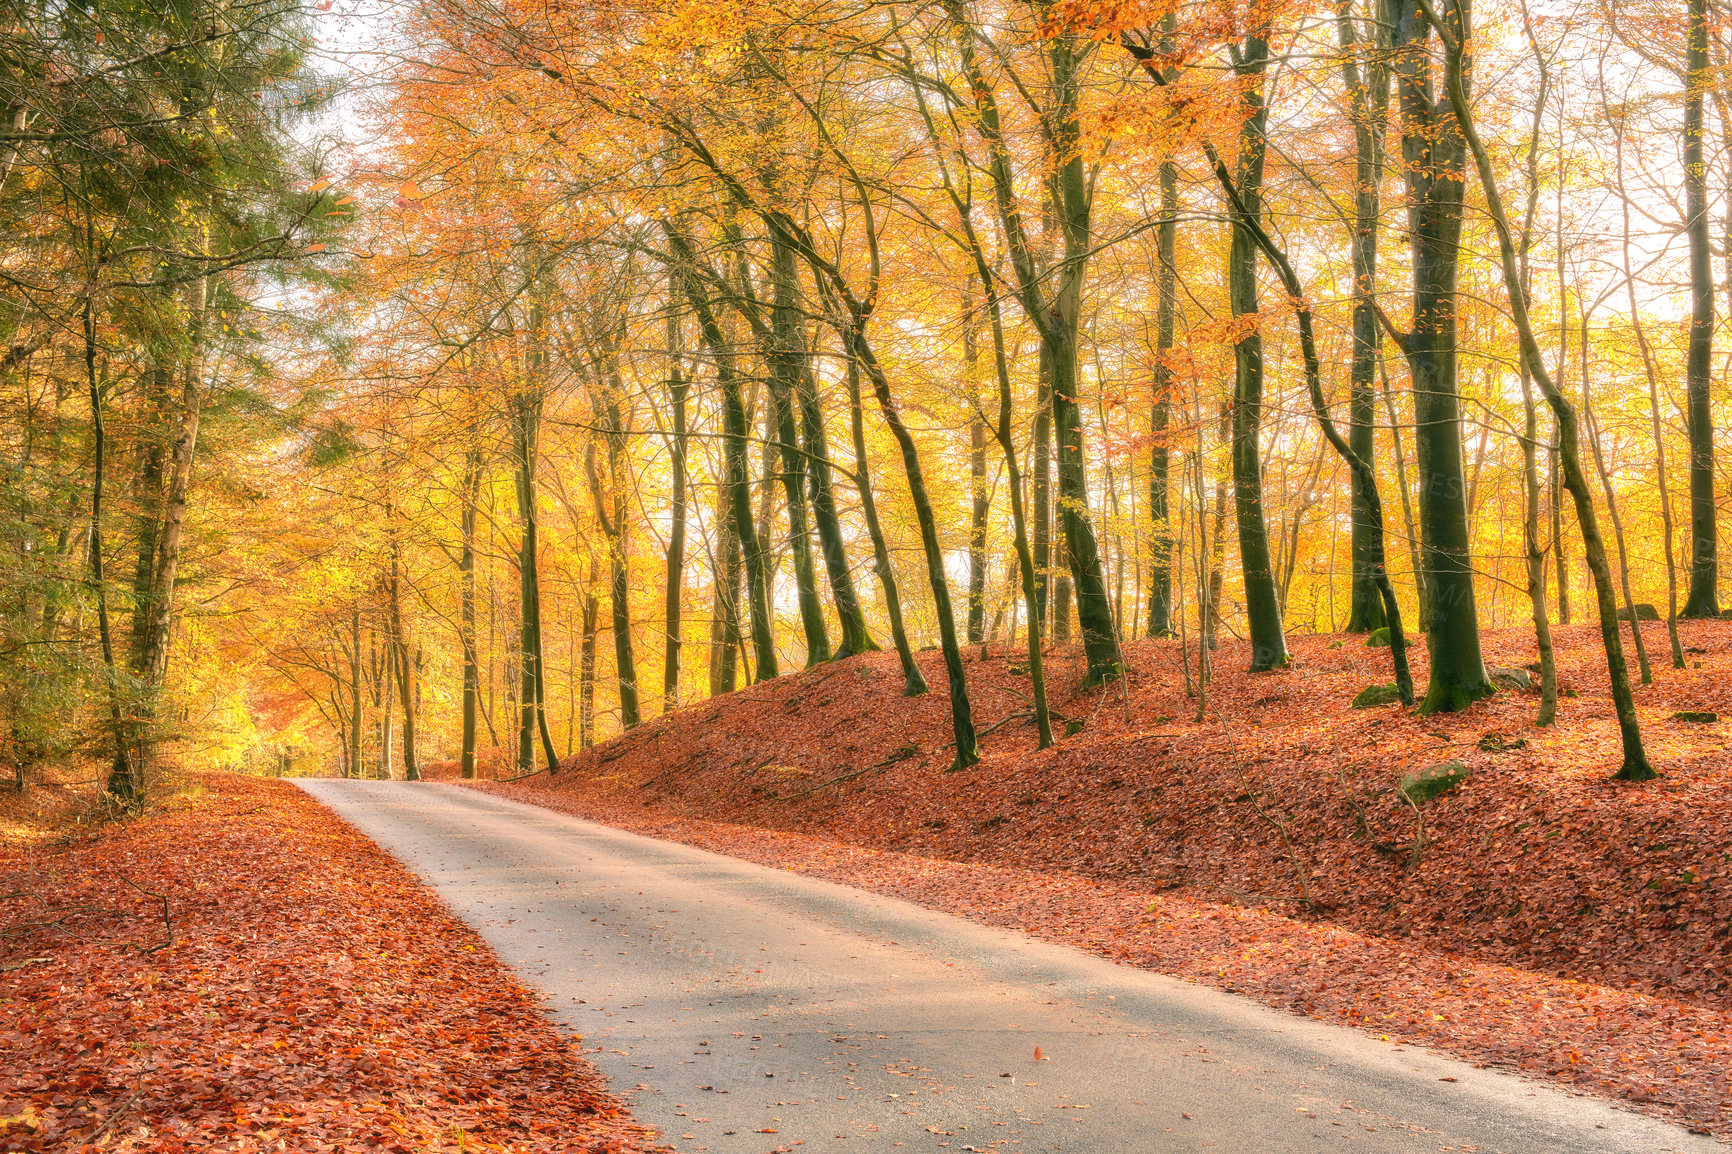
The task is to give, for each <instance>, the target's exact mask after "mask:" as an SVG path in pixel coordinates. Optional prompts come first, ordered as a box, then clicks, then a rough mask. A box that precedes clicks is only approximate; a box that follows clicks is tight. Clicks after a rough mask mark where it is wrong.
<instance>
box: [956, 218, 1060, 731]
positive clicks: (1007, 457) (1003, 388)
mask: <svg viewBox="0 0 1732 1154" xmlns="http://www.w3.org/2000/svg"><path fill="white" fill-rule="evenodd" d="M967 228H968V234H969V239H970V243H971V248H972V250H973V255H974V259H975V269H976V272H977V274H978V275H979V277H980V281H981V285H982V287H983V288H984V289H985V291H986V311H987V317H988V318H989V320H990V321H991V325H992V354H993V357H992V360H993V368H994V371H995V374H996V376H997V377H998V426H997V429H996V431H995V435H996V437H997V439H998V447H999V450H1000V451H1001V452H1003V454H1004V471H1005V480H1006V482H1007V483H1008V485H1009V486H1010V521H1011V527H1012V531H1013V532H1014V535H1015V537H1016V565H1017V572H1018V574H1019V575H1020V577H1021V578H1022V598H1023V605H1024V608H1025V609H1026V611H1027V613H1028V634H1027V641H1028V676H1029V692H1030V693H1031V694H1032V695H1033V697H1034V724H1035V732H1036V733H1037V735H1038V738H1037V740H1038V741H1039V748H1041V749H1045V748H1047V747H1048V746H1050V745H1051V744H1052V714H1051V711H1050V710H1049V709H1048V708H1047V703H1046V668H1045V660H1044V658H1043V657H1042V655H1041V632H1042V630H1041V619H1040V611H1039V608H1040V595H1039V583H1038V574H1039V571H1038V570H1037V569H1036V568H1035V563H1034V554H1033V552H1032V551H1031V550H1030V549H1029V544H1028V515H1027V513H1026V512H1025V510H1024V509H1023V502H1022V470H1021V469H1019V468H1017V464H1016V442H1015V441H1014V440H1013V439H1012V437H1011V394H1010V362H1009V361H1008V359H1007V358H1006V357H1005V353H1004V317H1003V314H1002V312H1001V310H1000V309H999V303H998V300H999V298H998V291H997V289H996V288H994V287H993V283H992V280H991V275H992V274H991V271H990V270H989V269H988V267H987V264H986V258H985V256H984V254H983V253H982V252H981V249H980V245H979V241H978V239H976V238H975V236H974V227H973V225H972V223H969V224H968V225H967ZM1015 628H1016V614H1015V612H1014V610H1013V611H1012V613H1011V629H1012V631H1014V630H1015Z"/></svg>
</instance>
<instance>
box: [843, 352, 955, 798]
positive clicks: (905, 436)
mask: <svg viewBox="0 0 1732 1154" xmlns="http://www.w3.org/2000/svg"><path fill="white" fill-rule="evenodd" d="M844 336H845V339H846V340H847V342H848V344H849V346H850V347H849V349H848V352H849V355H850V357H851V358H852V359H853V360H854V361H855V362H856V363H858V364H859V365H860V367H861V368H862V369H863V370H864V371H865V372H866V375H867V377H868V378H869V379H870V380H871V382H872V391H873V393H874V395H875V396H876V397H877V399H878V411H879V412H880V413H881V414H882V415H883V417H884V423H885V424H886V425H888V426H889V427H890V435H891V436H893V437H894V438H895V439H896V445H897V447H898V448H899V449H901V451H902V469H903V472H904V473H906V474H907V477H908V495H909V497H910V498H911V499H912V501H913V502H914V516H915V519H916V520H917V521H918V522H919V523H920V542H921V545H922V546H923V547H924V548H925V552H926V576H927V580H928V581H929V582H930V584H931V586H932V608H933V613H934V614H935V615H936V616H937V618H938V642H939V648H940V649H941V650H942V651H943V653H944V667H945V671H946V673H947V674H948V675H949V682H950V721H951V729H952V732H953V733H954V734H955V737H956V759H955V761H953V762H952V763H951V768H952V769H967V768H968V767H970V766H972V765H974V764H976V763H977V762H979V761H980V749H979V746H978V744H977V742H976V740H975V736H974V711H973V709H972V708H971V707H970V705H969V701H968V682H967V680H966V678H965V676H964V674H963V671H962V648H961V646H960V645H958V644H957V638H956V617H955V613H954V611H953V609H952V608H951V603H950V583H949V581H948V580H947V579H946V578H945V575H944V550H943V548H942V547H941V546H940V544H939V541H938V522H937V519H936V518H935V517H934V516H933V513H932V500H931V498H930V497H929V496H928V495H927V491H926V477H925V474H924V472H923V471H922V469H921V467H920V452H919V450H918V449H917V448H916V447H915V444H914V438H913V436H911V435H910V434H909V432H908V426H907V425H905V424H904V423H903V420H902V413H901V411H900V410H899V409H898V408H897V407H896V400H895V398H894V397H893V396H892V395H891V392H890V381H889V379H888V378H887V377H885V375H884V371H883V369H882V367H881V366H880V365H879V364H878V360H877V358H876V357H875V356H874V355H873V353H872V348H871V346H870V345H869V344H868V343H867V341H866V336H865V334H864V333H862V332H861V331H860V328H859V323H858V321H856V322H855V323H852V324H848V325H846V327H845V329H844Z"/></svg>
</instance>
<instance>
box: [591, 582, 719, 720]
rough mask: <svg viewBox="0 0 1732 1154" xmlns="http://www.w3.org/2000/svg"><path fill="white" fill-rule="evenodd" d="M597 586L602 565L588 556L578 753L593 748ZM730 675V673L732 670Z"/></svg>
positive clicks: (598, 610)
mask: <svg viewBox="0 0 1732 1154" xmlns="http://www.w3.org/2000/svg"><path fill="white" fill-rule="evenodd" d="M600 582H601V565H600V563H599V562H598V561H597V560H596V556H595V554H594V553H593V552H592V553H590V555H589V575H588V578H587V580H585V582H584V585H583V641H582V649H581V651H580V655H579V657H578V665H577V676H578V684H577V747H578V748H579V749H588V748H589V747H590V746H592V745H594V744H595V635H596V633H597V632H598V631H599V630H600V628H601V599H600V598H598V597H597V596H596V595H595V587H596V586H597V585H598V584H600ZM729 673H730V674H731V673H732V669H731V668H730V670H729ZM728 688H730V689H732V688H733V686H732V685H730V686H729V687H728Z"/></svg>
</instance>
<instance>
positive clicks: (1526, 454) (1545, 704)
mask: <svg viewBox="0 0 1732 1154" xmlns="http://www.w3.org/2000/svg"><path fill="white" fill-rule="evenodd" d="M1521 380H1522V406H1523V409H1524V411H1525V414H1526V421H1527V424H1526V427H1525V430H1524V433H1523V436H1522V443H1521V444H1522V472H1523V478H1524V482H1525V483H1524V485H1523V491H1524V494H1525V497H1526V501H1525V504H1524V506H1523V513H1524V515H1523V517H1522V535H1523V540H1524V542H1525V544H1526V547H1527V574H1528V600H1529V602H1530V603H1531V604H1532V606H1533V620H1534V642H1535V644H1536V645H1538V647H1539V651H1540V711H1539V715H1538V716H1537V717H1536V718H1535V719H1534V724H1535V725H1539V726H1542V727H1544V726H1547V725H1551V724H1552V723H1553V722H1554V721H1556V720H1557V716H1558V668H1557V657H1556V654H1555V653H1554V652H1553V650H1552V626H1551V622H1550V621H1549V620H1547V614H1546V551H1545V547H1544V546H1543V545H1541V543H1540V474H1539V464H1538V460H1539V451H1538V450H1539V423H1538V416H1537V414H1536V413H1535V412H1534V398H1533V385H1532V382H1531V380H1530V378H1529V377H1528V374H1527V371H1526V370H1525V369H1524V370H1523V371H1522V375H1521Z"/></svg>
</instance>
